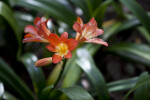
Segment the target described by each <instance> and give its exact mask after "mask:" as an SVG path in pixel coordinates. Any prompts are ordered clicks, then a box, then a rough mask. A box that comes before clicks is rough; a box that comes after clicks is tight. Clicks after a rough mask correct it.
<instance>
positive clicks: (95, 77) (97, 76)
mask: <svg viewBox="0 0 150 100" xmlns="http://www.w3.org/2000/svg"><path fill="white" fill-rule="evenodd" d="M77 56H78V59H77V64H79V66H80V67H81V68H82V70H83V71H84V72H85V73H86V75H87V76H88V78H89V80H90V81H91V83H92V85H93V87H94V90H95V91H96V92H97V94H98V97H99V100H109V99H110V98H109V93H108V89H107V86H106V83H105V80H104V77H103V75H102V73H101V72H100V71H99V70H98V69H97V67H96V65H95V63H94V60H93V58H92V56H91V55H90V53H89V52H88V51H87V50H86V49H83V48H80V49H78V50H77Z"/></svg>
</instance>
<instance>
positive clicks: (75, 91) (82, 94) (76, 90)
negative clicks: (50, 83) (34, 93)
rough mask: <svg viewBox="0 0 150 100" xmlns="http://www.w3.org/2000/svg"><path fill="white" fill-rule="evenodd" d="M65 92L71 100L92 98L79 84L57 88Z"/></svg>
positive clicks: (90, 99) (89, 99) (91, 99)
mask: <svg viewBox="0 0 150 100" xmlns="http://www.w3.org/2000/svg"><path fill="white" fill-rule="evenodd" d="M59 90H60V91H61V92H63V93H64V94H66V95H67V96H68V97H69V98H70V99H71V100H94V99H93V98H92V97H91V95H90V94H89V93H88V92H86V91H85V90H84V89H83V88H81V87H79V86H72V87H69V88H61V89H59Z"/></svg>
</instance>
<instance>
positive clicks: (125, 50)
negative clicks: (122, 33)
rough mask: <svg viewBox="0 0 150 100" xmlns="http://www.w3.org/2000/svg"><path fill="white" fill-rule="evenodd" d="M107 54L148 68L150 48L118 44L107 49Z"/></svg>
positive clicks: (141, 45) (139, 45)
mask: <svg viewBox="0 0 150 100" xmlns="http://www.w3.org/2000/svg"><path fill="white" fill-rule="evenodd" d="M107 50H108V51H109V52H112V53H115V54H117V55H120V56H122V57H125V58H127V60H132V61H136V62H138V63H143V64H145V65H148V66H150V46H148V45H144V44H134V43H119V44H116V45H112V46H111V47H109V48H108V49H107Z"/></svg>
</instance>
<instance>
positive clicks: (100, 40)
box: [86, 38, 108, 46]
mask: <svg viewBox="0 0 150 100" xmlns="http://www.w3.org/2000/svg"><path fill="white" fill-rule="evenodd" d="M86 42H90V43H96V44H102V45H105V46H108V44H107V42H104V41H103V40H102V39H99V38H94V39H90V40H88V41H86Z"/></svg>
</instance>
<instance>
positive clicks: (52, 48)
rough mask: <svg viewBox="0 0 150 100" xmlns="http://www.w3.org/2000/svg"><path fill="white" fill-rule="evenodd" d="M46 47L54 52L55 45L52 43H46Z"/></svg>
mask: <svg viewBox="0 0 150 100" xmlns="http://www.w3.org/2000/svg"><path fill="white" fill-rule="evenodd" d="M46 48H47V49H48V50H49V51H52V52H56V50H55V49H56V48H55V46H53V45H51V44H50V45H48V46H46Z"/></svg>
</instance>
